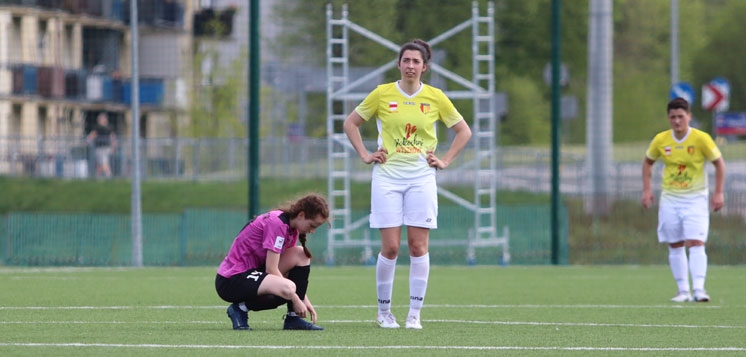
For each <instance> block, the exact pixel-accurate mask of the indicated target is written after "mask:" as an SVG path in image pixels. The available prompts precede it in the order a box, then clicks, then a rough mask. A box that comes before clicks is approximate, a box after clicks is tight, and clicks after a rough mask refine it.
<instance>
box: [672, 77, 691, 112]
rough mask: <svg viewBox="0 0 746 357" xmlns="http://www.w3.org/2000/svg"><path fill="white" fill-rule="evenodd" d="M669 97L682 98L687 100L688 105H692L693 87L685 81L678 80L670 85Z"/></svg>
mask: <svg viewBox="0 0 746 357" xmlns="http://www.w3.org/2000/svg"><path fill="white" fill-rule="evenodd" d="M669 98H670V99H674V98H684V99H686V101H687V102H689V106H690V107H691V106H693V105H694V87H692V85H691V84H689V83H687V82H679V83H676V84H674V85H673V86H671V92H670V93H669Z"/></svg>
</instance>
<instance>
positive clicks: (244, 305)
mask: <svg viewBox="0 0 746 357" xmlns="http://www.w3.org/2000/svg"><path fill="white" fill-rule="evenodd" d="M238 308H239V309H241V311H243V312H249V308H248V307H246V303H245V302H239V303H238Z"/></svg>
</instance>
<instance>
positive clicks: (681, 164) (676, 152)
mask: <svg viewBox="0 0 746 357" xmlns="http://www.w3.org/2000/svg"><path fill="white" fill-rule="evenodd" d="M667 109H668V122H669V124H670V125H671V129H670V130H666V131H663V132H661V133H659V134H658V135H656V136H655V137H654V138H653V141H652V142H651V143H650V146H649V147H648V149H647V151H646V152H645V159H644V160H643V163H642V183H643V190H642V205H643V207H645V208H649V207H650V206H651V205H652V204H653V202H654V195H653V191H652V189H651V187H650V178H651V174H652V171H653V164H654V163H655V161H656V160H658V159H661V160H662V161H663V164H664V165H665V166H664V169H663V182H662V184H661V191H662V192H661V196H660V205H659V207H658V242H660V243H666V244H668V262H669V265H670V266H671V272H672V273H673V278H674V280H675V281H676V285H677V287H678V293H677V294H676V296H675V297H673V298H672V299H671V301H674V302H687V301H699V302H707V301H710V296H709V295H707V292H706V290H705V277H706V276H707V254H706V253H705V243H706V242H707V236H708V232H709V228H710V212H709V209H712V210H713V211H715V212H717V211H719V210H720V209H721V208H723V204H724V200H725V199H724V196H723V183H724V181H725V161H724V159H723V156H722V154H721V153H720V150H719V149H718V147H717V145H715V142H714V141H713V140H712V138H711V137H710V135H709V134H707V133H705V132H703V131H700V130H697V129H696V128H691V127H689V122H690V121H691V119H692V113H691V111H690V109H689V103H688V102H687V101H686V100H685V99H683V98H675V99H673V100H671V101H670V102H669V103H668V106H667ZM707 162H712V164H713V165H714V166H715V192H714V193H713V195H712V199H711V202H710V203H709V206H708V196H709V188H708V183H707V173H706V172H705V164H706V163H707ZM686 248H689V257H688V258H687V255H686V251H685V249H686ZM689 274H691V278H692V288H693V294H692V292H690V290H689V287H690V286H689Z"/></svg>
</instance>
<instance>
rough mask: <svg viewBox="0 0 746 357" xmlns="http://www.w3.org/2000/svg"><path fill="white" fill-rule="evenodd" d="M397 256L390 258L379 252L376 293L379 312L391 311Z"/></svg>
mask: <svg viewBox="0 0 746 357" xmlns="http://www.w3.org/2000/svg"><path fill="white" fill-rule="evenodd" d="M395 272H396V258H394V259H388V258H386V257H384V256H383V255H381V253H378V261H377V262H376V293H377V294H378V314H381V313H386V312H390V311H391V295H392V292H393V290H394V273H395Z"/></svg>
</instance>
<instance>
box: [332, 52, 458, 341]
mask: <svg viewBox="0 0 746 357" xmlns="http://www.w3.org/2000/svg"><path fill="white" fill-rule="evenodd" d="M431 55H432V53H431V51H430V45H429V44H428V43H427V42H425V41H422V40H414V41H412V42H408V43H406V44H404V45H403V46H402V47H401V49H400V50H399V59H398V64H397V66H398V67H399V71H400V72H401V79H400V80H398V81H396V82H392V83H387V84H382V85H379V86H378V87H377V88H376V89H374V90H373V91H372V92H371V93H370V94H368V96H367V97H366V98H365V99H364V100H363V102H362V103H360V105H358V106H357V108H355V110H353V111H352V112H351V113H350V115H349V116H348V117H347V119H346V120H345V122H344V131H345V133H346V134H347V137H348V138H349V140H350V143H351V144H352V146H353V147H354V148H355V151H356V152H357V154H358V155H359V156H360V158H361V159H362V160H363V162H365V163H366V164H370V163H375V165H374V166H373V178H372V182H371V213H370V227H371V228H379V229H380V232H381V252H380V253H379V254H378V261H377V263H376V291H377V294H378V316H377V323H378V325H379V326H380V327H383V328H398V327H399V324H398V323H397V322H396V318H394V315H393V314H392V313H391V296H392V290H393V285H394V272H395V269H396V260H397V257H398V256H399V246H400V244H401V232H402V228H401V226H402V225H406V226H407V243H408V245H409V254H410V273H409V296H410V298H409V299H410V300H409V306H410V307H409V313H408V315H407V320H406V327H407V328H414V329H421V328H422V325H421V323H420V310H421V309H422V305H423V301H424V299H425V292H426V290H427V283H428V277H429V274H430V256H429V254H428V239H429V234H430V229H436V228H437V216H438V194H437V190H438V188H437V183H436V180H435V171H436V170H437V169H445V168H447V167H448V165H450V164H451V162H452V161H453V160H454V159H455V158H456V156H458V154H459V153H460V152H461V150H462V149H463V148H464V147H465V146H466V144H467V142H468V141H469V138H471V129H469V126H468V125H467V124H466V121H464V118H463V117H462V116H461V114H459V112H458V111H457V110H456V108H455V106H454V105H453V103H452V102H451V101H450V100H449V99H448V97H446V95H445V94H444V93H443V92H442V91H441V90H439V89H437V88H434V87H432V86H429V85H426V84H424V83H422V82H421V80H420V78H421V76H422V74H423V73H424V72H425V71H427V67H428V63H429V61H430V57H431ZM371 119H375V120H376V124H377V126H378V149H377V150H376V151H374V152H373V153H369V152H368V150H367V149H366V148H365V146H364V145H363V139H362V136H361V134H360V130H359V128H360V125H362V123H363V122H366V121H369V120H371ZM438 121H441V122H443V123H444V124H445V126H446V127H448V128H451V129H452V130H453V131H454V132H455V133H456V135H455V137H454V138H453V141H452V142H451V146H450V148H449V149H448V151H447V152H446V153H445V154H444V155H443V156H442V157H440V158H439V157H438V156H436V155H435V149H436V147H437V145H438V138H437V135H436V124H437V122H438Z"/></svg>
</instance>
